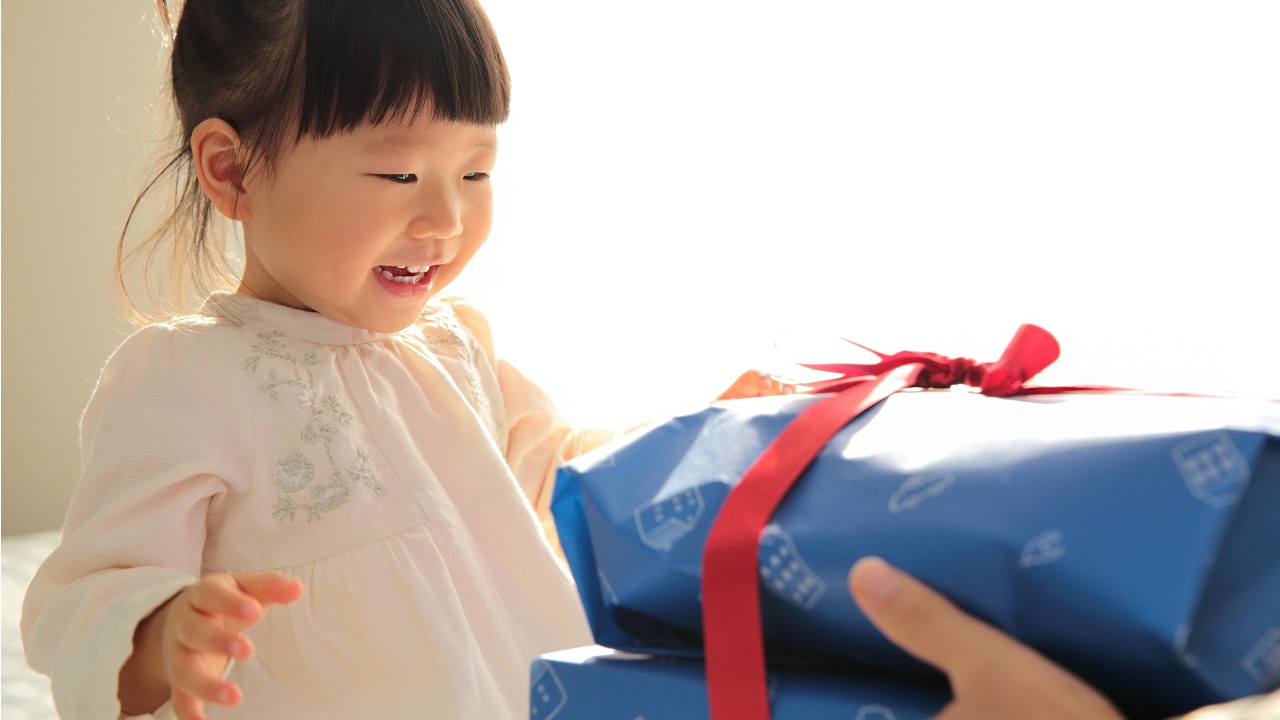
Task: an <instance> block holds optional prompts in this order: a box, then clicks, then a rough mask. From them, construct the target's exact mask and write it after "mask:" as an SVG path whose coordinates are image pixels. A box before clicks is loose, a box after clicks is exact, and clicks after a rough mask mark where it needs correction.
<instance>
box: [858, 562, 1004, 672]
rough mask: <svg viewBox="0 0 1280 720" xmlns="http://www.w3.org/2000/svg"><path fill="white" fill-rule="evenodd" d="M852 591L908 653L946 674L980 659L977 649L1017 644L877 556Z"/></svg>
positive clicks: (864, 565) (862, 568)
mask: <svg viewBox="0 0 1280 720" xmlns="http://www.w3.org/2000/svg"><path fill="white" fill-rule="evenodd" d="M849 590H850V592H851V593H852V594H853V598H854V600H855V601H856V602H857V603H858V606H859V607H860V608H862V611H863V612H864V613H866V615H867V618H868V619H870V620H871V622H872V623H873V624H874V625H875V626H876V627H877V628H878V629H879V630H880V632H882V633H884V635H885V636H886V637H887V638H889V639H890V640H892V641H893V642H894V643H895V644H896V645H898V646H899V647H901V648H902V649H903V650H906V651H907V652H909V653H911V654H912V655H914V656H915V657H917V658H919V659H921V660H923V661H925V662H927V663H929V664H930V665H933V666H934V667H936V668H938V669H940V670H942V671H943V672H945V673H948V674H951V673H953V672H956V671H958V670H959V669H960V668H961V666H962V665H963V663H965V662H966V661H971V660H973V659H974V656H975V650H977V649H979V648H981V649H982V650H983V651H984V652H986V651H998V649H999V648H1001V647H1003V645H1005V644H1008V643H1010V642H1011V641H1010V640H1009V639H1008V638H1007V636H1005V635H1004V634H1003V633H1001V632H999V631H997V630H996V629H994V628H992V627H991V626H990V625H987V624H986V623H984V622H982V621H980V620H977V619H975V618H973V617H971V616H970V615H968V614H967V613H965V612H963V611H961V610H960V609H959V608H957V607H956V606H955V605H953V604H952V603H951V601H949V600H947V599H946V598H945V597H943V596H942V595H940V594H938V593H937V592H935V591H934V590H932V589H930V588H929V587H928V586H926V585H925V584H924V583H921V582H920V581H919V580H916V579H915V578H913V577H911V576H910V575H907V574H906V573H904V572H902V571H901V570H898V569H897V568H894V567H893V566H891V565H889V564H888V563H887V562H885V561H884V560H882V559H880V558H877V557H866V558H863V559H861V560H859V561H858V562H857V563H855V564H854V566H853V569H852V570H851V571H850V572H849Z"/></svg>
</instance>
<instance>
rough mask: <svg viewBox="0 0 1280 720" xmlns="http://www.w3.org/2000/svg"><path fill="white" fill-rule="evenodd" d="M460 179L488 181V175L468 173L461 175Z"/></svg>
mask: <svg viewBox="0 0 1280 720" xmlns="http://www.w3.org/2000/svg"><path fill="white" fill-rule="evenodd" d="M462 177H463V179H465V180H476V181H479V180H488V179H489V173H484V172H469V173H467V174H466V175H463V176H462Z"/></svg>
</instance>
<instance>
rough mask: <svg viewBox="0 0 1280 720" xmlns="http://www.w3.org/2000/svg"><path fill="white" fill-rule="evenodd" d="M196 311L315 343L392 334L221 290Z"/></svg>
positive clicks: (351, 341)
mask: <svg viewBox="0 0 1280 720" xmlns="http://www.w3.org/2000/svg"><path fill="white" fill-rule="evenodd" d="M200 314H201V315H205V316H210V317H217V318H221V319H223V320H225V321H227V322H229V323H231V324H232V325H237V326H240V325H251V324H252V325H265V326H267V327H269V328H271V329H273V330H279V331H281V332H283V333H284V334H286V335H288V336H290V337H294V338H298V339H300V340H306V341H308V342H313V343H316V344H318V345H361V344H364V343H372V342H378V341H380V340H385V339H386V338H389V337H391V336H392V333H381V332H374V331H373V330H366V329H364V328H358V327H354V326H352V325H347V324H345V323H340V322H338V321H337V320H334V319H333V318H330V317H327V316H325V315H322V314H320V313H318V312H313V311H311V310H298V309H297V308H291V307H285V306H284V305H277V304H276V303H273V302H267V301H266V300H259V299H257V298H253V297H249V296H247V295H237V294H235V293H230V292H225V291H220V292H215V293H213V294H211V295H210V296H209V297H208V299H207V300H205V303H204V307H202V308H201V309H200Z"/></svg>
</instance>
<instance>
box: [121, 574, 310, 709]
mask: <svg viewBox="0 0 1280 720" xmlns="http://www.w3.org/2000/svg"><path fill="white" fill-rule="evenodd" d="M301 596H302V583H301V582H299V581H298V580H296V579H294V578H290V577H288V576H286V575H280V574H278V573H237V574H217V575H207V576H205V577H204V578H202V579H201V580H200V581H199V582H197V583H195V584H193V585H189V586H188V587H187V588H186V589H184V590H183V591H182V592H180V593H178V594H177V595H175V596H174V597H172V598H170V599H169V600H168V601H167V602H166V603H165V604H164V605H162V606H160V607H159V608H158V609H157V610H156V611H155V612H154V613H152V614H151V615H149V616H148V617H147V618H146V619H144V620H143V621H142V622H141V623H139V624H138V629H137V630H136V631H135V632H134V639H133V654H132V655H131V656H130V657H129V659H128V660H126V661H125V664H124V666H123V667H122V668H121V669H120V686H119V698H120V708H121V710H123V711H124V712H125V713H126V714H130V715H140V714H143V713H150V712H153V711H155V710H156V709H157V708H159V707H160V706H161V705H163V704H164V702H165V701H166V700H172V701H173V710H174V714H175V715H176V716H177V717H178V718H179V720H200V719H201V718H204V717H205V715H204V704H205V703H206V702H212V703H217V704H219V705H236V704H238V703H239V702H240V700H241V693H240V688H238V687H236V685H235V684H234V683H230V682H227V681H225V680H223V679H222V676H223V672H224V670H225V669H226V666H227V663H228V662H229V661H230V659H232V658H234V659H236V660H245V659H247V658H248V657H249V656H251V655H252V654H253V645H252V643H250V641H249V639H248V638H246V637H245V636H244V635H242V634H241V633H242V632H243V631H244V630H246V629H248V628H249V627H252V626H253V625H254V624H255V623H257V622H258V621H259V620H261V619H262V617H263V615H264V614H265V613H266V610H267V607H268V606H269V605H271V604H273V603H291V602H293V601H294V600H297V599H298V598H299V597H301Z"/></svg>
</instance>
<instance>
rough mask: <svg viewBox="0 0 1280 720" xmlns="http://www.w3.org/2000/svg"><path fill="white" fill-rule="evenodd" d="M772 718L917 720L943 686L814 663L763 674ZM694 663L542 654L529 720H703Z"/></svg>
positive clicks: (591, 650)
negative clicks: (824, 667)
mask: <svg viewBox="0 0 1280 720" xmlns="http://www.w3.org/2000/svg"><path fill="white" fill-rule="evenodd" d="M768 681H769V697H770V703H769V707H770V710H771V715H772V718H773V720H816V719H819V718H841V720H925V719H926V718H930V717H933V716H934V715H936V714H937V713H938V711H939V710H941V709H942V706H943V705H944V704H945V703H946V702H947V700H948V693H947V690H946V686H945V685H943V686H942V687H938V686H935V685H927V684H920V683H907V682H903V681H901V680H895V679H892V678H884V677H875V676H868V675H866V674H849V673H844V674H841V673H835V672H831V671H824V670H819V669H814V668H794V667H790V668H784V667H774V668H771V669H770V671H769V678H768ZM707 713H708V710H707V688H706V683H705V671H704V669H703V667H702V663H700V662H698V661H696V660H690V659H681V658H669V657H668V658H663V657H652V656H647V655H637V654H632V653H623V652H616V651H613V650H608V649H606V648H603V647H600V646H591V647H585V648H577V649H574V650H564V651H560V652H555V653H547V654H545V655H543V656H541V657H539V658H538V659H537V660H535V661H534V663H533V667H532V669H531V671H530V683H529V717H530V720H611V719H613V718H616V719H617V720H634V719H635V718H644V719H645V720H663V719H664V718H670V719H672V720H691V719H693V718H705V717H707Z"/></svg>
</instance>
